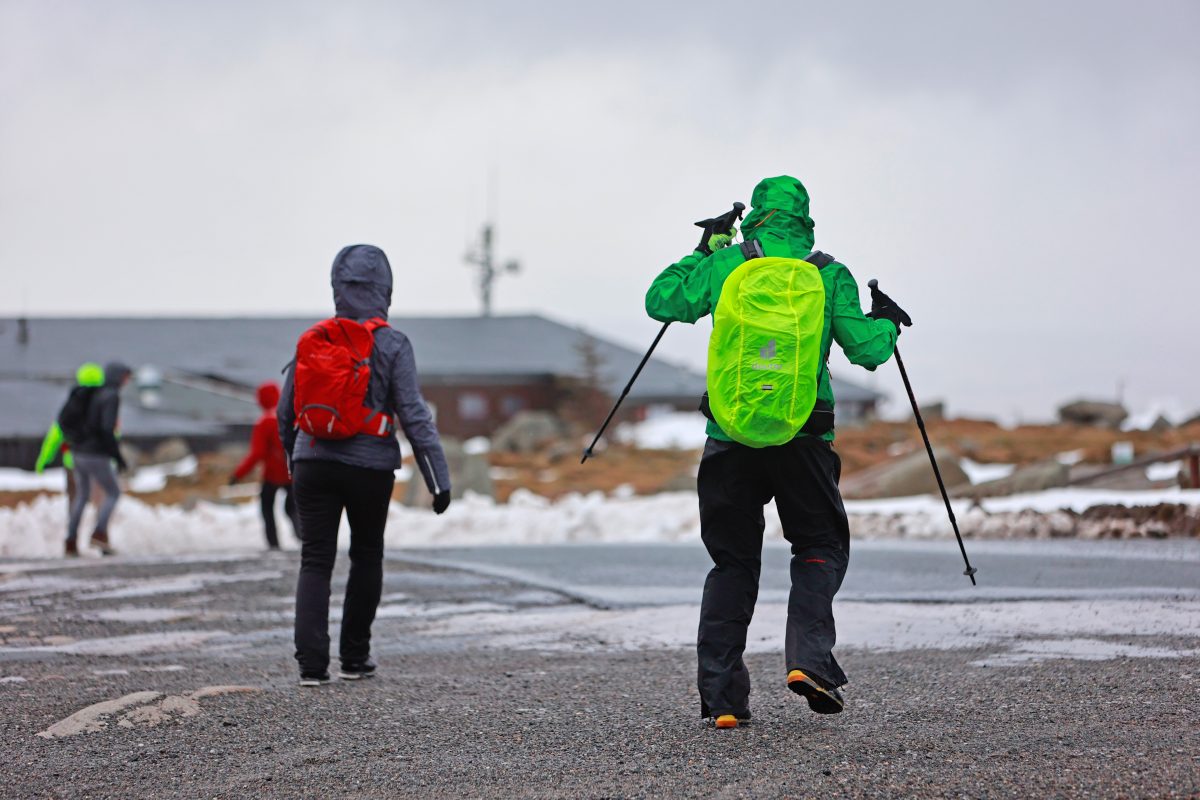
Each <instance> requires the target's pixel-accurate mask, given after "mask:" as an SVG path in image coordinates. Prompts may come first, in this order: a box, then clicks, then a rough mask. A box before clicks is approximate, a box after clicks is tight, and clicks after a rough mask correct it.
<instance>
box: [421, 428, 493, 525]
mask: <svg viewBox="0 0 1200 800" xmlns="http://www.w3.org/2000/svg"><path fill="white" fill-rule="evenodd" d="M442 450H443V451H445V453H446V464H447V466H449V467H450V487H451V488H450V496H451V497H453V498H454V499H456V500H457V499H459V498H461V497H462V496H463V494H464V493H466V492H473V493H475V494H479V495H483V496H485V497H495V496H496V490H495V487H494V486H493V485H492V475H491V466H490V465H489V464H488V460H487V454H485V453H480V452H478V451H475V452H467V450H466V449H465V448H464V447H463V445H462V443H461V442H459V441H458V440H457V439H451V438H448V437H447V438H443V439H442ZM432 503H433V495H431V494H430V493H429V489H428V488H426V486H425V479H424V478H423V477H422V476H421V471H420V469H418V468H417V466H416V465H415V464H414V465H413V476H412V478H411V479H410V480H409V482H408V487H407V489H406V490H405V493H404V505H406V506H409V507H410V508H420V507H428V506H430V505H432Z"/></svg>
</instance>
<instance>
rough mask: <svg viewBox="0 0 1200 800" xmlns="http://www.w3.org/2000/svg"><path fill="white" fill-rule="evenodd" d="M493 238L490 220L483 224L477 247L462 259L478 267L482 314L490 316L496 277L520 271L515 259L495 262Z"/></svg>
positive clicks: (492, 227)
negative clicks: (498, 263) (501, 262)
mask: <svg viewBox="0 0 1200 800" xmlns="http://www.w3.org/2000/svg"><path fill="white" fill-rule="evenodd" d="M494 239H495V228H494V226H493V225H492V223H490V222H486V223H484V225H483V231H482V233H481V234H480V237H479V247H478V249H477V250H473V251H471V252H469V253H467V254H466V255H465V256H464V257H463V260H464V261H466V262H467V263H468V264H473V265H475V266H477V267H479V294H480V299H481V300H482V301H483V316H485V317H490V316H491V315H492V286H493V285H494V284H495V282H496V278H498V277H500V275H501V274H502V273H505V272H507V273H515V272H520V271H521V265H520V264H519V263H517V262H516V261H515V260H512V259H510V260H508V261H506V262H504V263H503V264H500V265H497V264H496V257H495V253H494V250H493V241H494Z"/></svg>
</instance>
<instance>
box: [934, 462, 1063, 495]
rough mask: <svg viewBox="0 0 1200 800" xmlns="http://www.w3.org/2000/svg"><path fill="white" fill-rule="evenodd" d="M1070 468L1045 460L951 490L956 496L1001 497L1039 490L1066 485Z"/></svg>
mask: <svg viewBox="0 0 1200 800" xmlns="http://www.w3.org/2000/svg"><path fill="white" fill-rule="evenodd" d="M1070 477H1071V469H1070V467H1068V466H1066V465H1065V464H1060V463H1058V462H1057V461H1045V462H1042V463H1040V464H1031V465H1029V466H1027V467H1020V468H1018V469H1017V470H1016V471H1015V472H1013V474H1011V475H1009V476H1007V477H1005V478H998V479H996V480H994V481H987V482H985V483H981V484H979V485H977V486H971V487H966V488H960V489H958V490H956V491H953V492H951V494H952V495H955V496H957V497H974V498H976V499H978V498H981V497H1002V496H1004V495H1010V494H1020V493H1022V492H1040V491H1042V490H1044V489H1052V488H1054V487H1056V486H1066V484H1067V481H1068V480H1070Z"/></svg>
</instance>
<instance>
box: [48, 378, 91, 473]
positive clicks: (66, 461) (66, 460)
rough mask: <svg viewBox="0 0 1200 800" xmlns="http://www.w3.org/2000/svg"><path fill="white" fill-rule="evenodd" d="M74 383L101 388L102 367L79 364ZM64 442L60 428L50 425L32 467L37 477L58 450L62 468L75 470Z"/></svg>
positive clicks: (56, 425)
mask: <svg viewBox="0 0 1200 800" xmlns="http://www.w3.org/2000/svg"><path fill="white" fill-rule="evenodd" d="M75 383H76V385H78V386H103V385H104V367H102V366H100V365H99V364H97V363H95V362H92V361H89V362H87V363H86V364H81V365H80V366H79V369H77V370H75ZM64 441H66V440H65V439H64V437H63V432H62V428H60V427H58V421H57V420H56V421H55V422H53V423H51V425H50V430H48V431H46V438H45V439H42V449H41V451H40V452H39V453H38V457H37V463H36V464H35V465H34V469H35V470H36V471H37V472H38V474H39V475H40V474H41V473H42V471H43V470H45V469H46V467H47V466H49V464H50V462H52V461H53V460H54V459H55V458H56V457H57V456H58V453H59V451H60V450H61V451H62V461H63V466H64V467H66V468H67V469H74V468H75V459H73V458H71V451H70V450H69V449H68V450H63V442H64Z"/></svg>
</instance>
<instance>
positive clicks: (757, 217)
mask: <svg viewBox="0 0 1200 800" xmlns="http://www.w3.org/2000/svg"><path fill="white" fill-rule="evenodd" d="M750 206H751V210H750V213H749V214H747V215H746V218H745V219H744V220H743V221H742V238H744V239H748V240H753V239H757V240H759V241H761V242H763V244H764V246H766V245H767V243H769V242H776V243H780V244H786V245H787V246H788V248H789V249H790V250H791V251H792V255H793V256H794V257H796V258H800V257H803V256H806V255H808V254H809V253H810V252H812V248H813V242H814V241H815V240H814V239H813V228H815V227H816V225H815V223H814V222H813V221H812V217H810V216H809V215H808V190H807V189H805V188H804V184H803V183H801V182H800V181H798V180H796V179H795V178H793V177H791V176H790V175H780V176H779V177H778V178H763V179H762V180H761V181H759V182H758V185H757V186H755V187H754V194H752V195H751V196H750Z"/></svg>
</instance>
